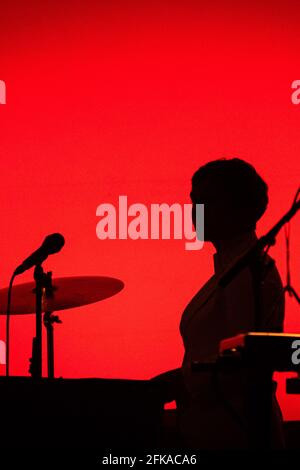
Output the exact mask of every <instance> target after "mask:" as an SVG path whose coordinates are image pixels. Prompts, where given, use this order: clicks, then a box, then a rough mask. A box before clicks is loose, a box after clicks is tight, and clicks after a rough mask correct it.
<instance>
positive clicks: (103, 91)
mask: <svg viewBox="0 0 300 470" xmlns="http://www.w3.org/2000/svg"><path fill="white" fill-rule="evenodd" d="M151 3H152V2H151ZM171 3H172V5H171ZM207 3H208V4H209V2H207ZM283 3H284V6H282V7H279V6H278V5H277V3H276V2H270V3H269V4H267V3H265V4H264V5H262V3H261V2H259V4H258V2H257V5H255V4H252V7H251V8H250V6H248V7H245V6H244V7H241V6H240V7H238V6H237V5H236V4H234V3H233V2H231V3H228V5H226V6H225V4H226V2H220V4H218V3H215V6H214V7H213V8H212V7H209V6H207V5H206V4H205V3H204V2H195V3H193V2H182V4H181V6H180V2H177V3H176V2H169V4H168V3H164V2H160V3H159V6H152V7H150V6H147V4H146V3H141V2H140V3H139V4H136V5H135V4H131V3H129V2H128V3H127V6H126V7H124V4H123V6H122V5H121V2H120V4H118V3H117V2H106V5H105V3H104V2H103V3H101V2H49V3H47V2H43V3H42V4H41V3H38V2H37V3H36V4H34V2H26V5H25V2H23V3H22V2H20V3H14V2H7V5H5V3H4V2H1V5H0V17H1V30H0V47H1V52H0V79H1V80H4V81H5V82H6V86H7V104H6V105H5V106H0V170H1V173H0V175H1V184H0V201H1V230H0V233H1V246H0V259H1V269H0V284H1V287H5V286H6V285H7V284H8V282H9V277H10V275H11V273H12V271H13V269H14V268H15V267H16V265H17V264H18V263H19V262H20V261H21V260H22V259H23V258H24V257H25V256H26V255H27V254H29V253H30V252H31V251H33V250H34V249H35V248H37V247H38V246H39V245H40V243H41V242H42V240H43V239H44V237H45V235H46V234H48V233H52V232H54V231H59V232H61V233H63V234H64V236H65V239H66V245H65V247H64V249H63V251H62V252H61V253H60V254H58V255H56V256H55V257H51V258H49V260H48V261H47V263H45V267H46V268H48V269H53V271H54V274H55V276H57V277H58V276H68V275H108V276H115V277H118V278H120V279H122V280H123V281H124V282H125V289H124V290H123V291H122V292H121V293H120V294H118V295H117V296H115V297H113V298H111V299H108V300H106V301H103V302H101V303H99V304H94V305H90V306H87V307H82V308H78V309H74V310H70V311H65V312H63V313H61V315H60V316H61V319H62V320H63V324H62V325H58V326H57V327H56V373H57V375H59V376H64V377H91V376H93V377H124V378H150V377H151V376H153V375H155V374H157V373H159V372H162V371H164V370H167V369H169V368H173V367H177V366H178V365H180V362H181V359H182V355H183V347H182V342H181V338H180V335H179V330H178V326H179V321H180V317H181V313H182V310H183V308H184V306H185V305H186V303H187V302H188V301H189V299H190V298H191V296H192V295H193V294H194V293H195V291H196V290H198V288H199V287H200V286H201V284H202V283H203V282H204V281H205V280H206V279H207V278H208V276H210V275H211V273H212V270H213V264H212V256H211V255H212V253H213V249H212V248H211V247H210V246H209V245H205V247H204V249H203V250H201V251H198V252H192V251H190V252H189V251H186V250H185V249H184V241H172V240H170V241H168V240H164V241H155V240H153V241H151V240H144V241H130V240H121V241H117V240H111V241H100V240H98V239H97V238H96V224H97V217H96V207H97V206H98V205H99V204H101V203H103V202H111V203H115V204H116V203H117V200H118V196H119V195H127V196H128V202H129V204H131V203H135V202H141V203H144V204H150V203H151V202H153V203H155V202H167V203H170V204H171V203H173V202H181V203H189V191H190V178H191V175H192V173H193V172H194V171H195V170H196V169H197V168H198V167H199V166H200V165H201V164H203V163H205V162H207V161H209V160H211V159H216V158H220V157H224V156H225V157H232V156H238V157H240V158H244V159H245V160H247V161H249V162H250V163H252V164H254V165H255V166H256V168H257V170H258V171H259V172H260V173H261V175H262V176H263V177H264V178H265V179H266V181H267V182H268V183H269V188H270V205H269V209H268V211H267V213H266V215H265V216H264V218H263V220H262V222H261V223H260V224H259V227H258V233H259V234H262V233H263V232H264V231H266V230H267V229H268V228H270V227H271V225H272V224H274V223H275V222H276V221H277V220H278V219H279V217H280V216H281V215H282V214H283V212H284V211H285V210H287V209H288V207H289V205H290V203H291V201H292V198H293V196H294V193H295V191H296V188H297V185H298V184H299V173H300V165H299V146H300V134H299V117H300V105H299V106H295V105H293V104H292V102H291V93H292V90H291V83H292V81H293V80H296V79H299V78H300V77H299V46H298V45H299V39H300V37H299V36H300V33H299V28H297V21H296V20H297V18H299V7H296V5H297V4H296V3H294V2H293V3H292V2H283ZM149 4H150V2H149ZM152 5H153V4H152ZM299 232H300V221H299V217H298V220H294V221H293V224H292V246H291V249H292V266H291V267H292V274H293V278H292V280H293V284H294V285H295V287H298V288H299V286H300V282H299V281H300V279H299V272H298V270H297V268H298V264H297V260H298V259H299ZM271 254H272V255H273V256H274V257H275V259H276V261H277V264H278V267H279V269H280V272H281V274H282V276H283V277H284V275H285V266H284V238H283V234H281V235H280V236H279V237H278V243H277V245H276V247H275V248H273V249H272V251H271ZM31 276H32V272H28V273H26V274H24V275H23V276H22V277H20V278H19V279H18V280H17V282H24V281H27V280H30V279H31ZM299 313H300V312H299V308H298V307H297V305H296V303H295V301H294V300H290V299H287V309H286V322H285V330H286V331H295V332H299V331H300V315H299ZM11 323H12V329H11V342H12V343H11V372H12V373H13V374H17V375H26V374H27V370H28V358H29V357H30V355H31V339H32V336H33V334H34V317H33V316H32V315H28V316H26V317H25V316H24V317H21V316H20V317H14V318H13V319H12V322H11ZM0 328H1V329H0V339H4V338H5V322H4V318H1V319H0ZM0 373H2V374H4V366H0ZM279 397H280V402H281V405H282V408H283V410H284V415H285V417H286V418H287V419H294V418H300V398H299V397H297V396H294V397H292V396H290V397H287V396H286V395H285V393H284V380H283V379H282V378H281V379H280V387H279Z"/></svg>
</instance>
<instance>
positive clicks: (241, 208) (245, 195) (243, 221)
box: [191, 158, 268, 241]
mask: <svg viewBox="0 0 300 470" xmlns="http://www.w3.org/2000/svg"><path fill="white" fill-rule="evenodd" d="M191 200H192V203H193V222H194V225H195V205H196V204H197V203H198V204H204V236H205V240H207V241H216V240H222V239H228V238H232V237H234V236H237V235H239V234H242V233H245V232H249V231H251V230H255V228H256V222H257V221H258V220H259V219H260V218H261V216H262V215H263V213H264V212H265V210H266V208H267V205H268V186H267V185H266V183H265V182H264V180H263V179H262V178H261V177H260V176H259V174H258V173H257V172H256V170H255V168H254V167H253V166H252V165H250V164H249V163H247V162H245V161H244V160H241V159H239V158H232V159H228V160H227V159H220V160H214V161H212V162H209V163H207V164H206V165H203V166H201V167H200V168H199V169H198V170H197V171H196V173H195V174H194V175H193V177H192V191H191Z"/></svg>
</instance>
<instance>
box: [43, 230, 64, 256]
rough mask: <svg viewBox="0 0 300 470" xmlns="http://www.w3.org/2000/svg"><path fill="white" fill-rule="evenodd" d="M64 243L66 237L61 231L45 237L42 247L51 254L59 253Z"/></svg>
mask: <svg viewBox="0 0 300 470" xmlns="http://www.w3.org/2000/svg"><path fill="white" fill-rule="evenodd" d="M64 244H65V239H64V237H63V236H62V235H61V234H60V233H52V234H51V235H48V236H47V237H46V238H45V240H44V241H43V244H42V247H43V249H45V251H46V252H47V253H48V254H49V255H52V254H53V253H58V251H60V250H61V249H62V247H63V246H64Z"/></svg>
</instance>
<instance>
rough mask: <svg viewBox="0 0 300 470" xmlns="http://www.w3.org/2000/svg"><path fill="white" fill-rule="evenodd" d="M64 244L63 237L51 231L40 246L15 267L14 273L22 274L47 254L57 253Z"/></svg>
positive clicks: (40, 261)
mask: <svg viewBox="0 0 300 470" xmlns="http://www.w3.org/2000/svg"><path fill="white" fill-rule="evenodd" d="M64 244H65V239H64V237H63V236H62V235H61V234H60V233H52V234H51V235H48V236H47V237H46V238H45V240H44V241H43V243H42V244H41V246H40V247H39V248H38V249H37V250H36V251H34V252H33V253H32V254H31V255H30V256H28V258H26V259H25V260H24V261H23V263H22V264H20V265H19V266H18V267H17V268H16V270H15V272H14V275H15V276H17V275H18V274H22V273H24V272H25V271H27V269H30V268H32V267H33V266H35V265H37V264H41V263H42V262H43V261H45V259H47V258H48V256H49V255H53V254H54V253H58V252H59V251H60V250H61V249H62V247H63V246H64Z"/></svg>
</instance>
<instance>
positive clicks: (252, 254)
mask: <svg viewBox="0 0 300 470" xmlns="http://www.w3.org/2000/svg"><path fill="white" fill-rule="evenodd" d="M299 209H300V200H299V201H297V202H295V203H294V204H293V205H292V207H291V208H290V210H289V211H288V212H287V213H286V214H285V215H284V216H283V217H282V218H281V219H280V220H279V222H277V224H275V225H274V227H273V228H271V230H269V232H267V233H266V234H265V235H263V236H262V237H260V238H259V239H258V240H257V242H256V243H255V244H254V245H253V246H252V247H251V248H250V249H249V250H247V251H246V253H244V254H243V255H242V256H240V257H239V258H238V260H237V261H236V262H235V263H234V264H233V265H232V266H231V267H230V268H229V269H227V271H225V273H224V274H223V275H222V276H221V278H220V279H219V281H218V286H220V287H225V286H227V285H228V284H229V283H230V282H231V281H232V280H233V279H234V278H235V277H236V276H237V275H238V274H239V273H240V271H242V269H244V268H245V267H246V266H248V265H249V264H250V263H251V262H252V261H254V260H255V258H256V256H257V255H258V254H259V253H260V252H261V251H262V250H264V249H265V248H266V247H269V246H272V245H275V243H276V236H277V235H278V233H279V231H280V230H281V229H282V227H283V226H284V225H285V224H286V223H288V222H289V221H290V220H291V219H292V217H294V215H295V214H296V213H297V211H298V210H299Z"/></svg>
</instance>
